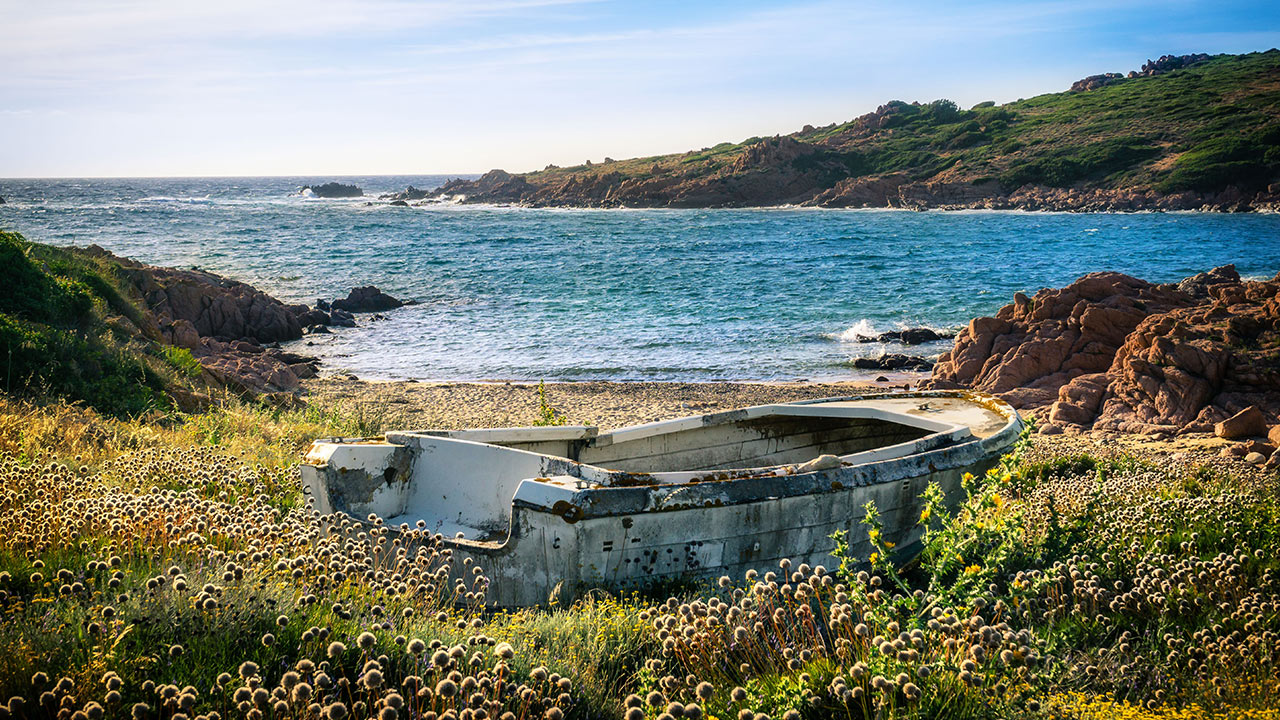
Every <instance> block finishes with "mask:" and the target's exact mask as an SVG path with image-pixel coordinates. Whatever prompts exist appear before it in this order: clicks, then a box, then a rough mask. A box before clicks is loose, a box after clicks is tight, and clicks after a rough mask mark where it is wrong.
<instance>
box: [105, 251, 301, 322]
mask: <svg viewBox="0 0 1280 720" xmlns="http://www.w3.org/2000/svg"><path fill="white" fill-rule="evenodd" d="M95 252H98V253H100V254H108V255H109V253H106V251H105V250H102V249H101V248H97V249H96V250H95ZM114 259H115V260H116V261H117V262H118V263H120V266H121V268H122V269H123V270H124V272H125V273H126V274H127V275H128V276H129V280H130V282H131V283H132V284H133V286H134V287H135V288H136V289H137V290H138V293H139V294H140V295H141V296H142V298H143V300H144V302H145V303H146V306H147V308H148V309H149V310H150V311H151V312H152V313H153V314H154V315H155V317H156V320H157V322H158V323H159V325H160V327H161V328H162V329H163V328H166V327H169V326H171V325H173V324H174V323H175V322H177V321H185V322H187V323H189V324H190V325H191V327H192V328H193V329H194V331H195V332H196V333H197V334H199V335H200V336H203V337H212V338H218V339H221V340H246V341H249V342H253V343H259V344H265V343H275V342H283V341H286V340H296V339H298V338H300V337H302V326H301V325H300V324H299V322H298V318H297V315H296V314H295V312H294V310H293V309H292V308H291V307H290V306H288V305H285V304H284V303H282V302H280V301H279V300H276V299H275V298H273V297H271V296H270V295H268V294H266V293H264V292H262V291H260V290H258V289H257V288H254V287H253V286H252V285H248V284H246V283H242V282H239V281H237V280H230V279H227V278H224V277H222V276H220V275H215V274H213V273H211V272H205V271H203V270H178V269H175V268H165V267H156V266H153V265H144V264H142V263H139V262H135V261H133V260H129V259H127V258H114Z"/></svg>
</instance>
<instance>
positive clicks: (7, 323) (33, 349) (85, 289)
mask: <svg viewBox="0 0 1280 720" xmlns="http://www.w3.org/2000/svg"><path fill="white" fill-rule="evenodd" d="M0 265H3V267H4V268H5V286H4V287H3V288H2V289H0V380H2V381H3V386H2V389H4V390H5V391H6V392H9V393H12V394H16V395H26V396H43V395H56V396H61V397H66V398H70V399H73V400H78V401H81V402H84V403H87V404H88V405H90V406H92V407H95V408H98V409H99V410H101V411H103V412H106V413H109V414H112V415H116V416H128V415H138V414H140V413H144V412H147V411H150V410H157V409H160V410H163V409H167V408H169V407H170V406H171V402H170V400H169V397H168V395H167V394H166V393H165V389H166V388H167V387H173V386H180V385H183V384H185V383H186V380H184V377H186V378H189V377H190V376H191V375H192V368H191V366H190V364H187V365H182V364H178V365H176V366H175V359H174V356H172V355H171V356H169V357H168V358H166V357H162V356H161V355H160V352H161V351H160V346H159V345H158V344H157V343H155V338H154V337H151V336H150V334H151V333H154V330H148V326H147V324H146V323H145V321H144V319H143V314H142V312H141V311H140V310H139V309H138V305H137V304H136V299H135V298H131V297H130V296H129V292H130V291H129V289H128V284H127V282H126V280H125V279H124V278H123V276H122V271H121V269H120V268H119V266H117V265H116V264H114V263H112V262H109V261H106V260H104V259H101V258H96V257H93V256H90V255H88V254H86V253H80V252H74V251H68V250H62V249H59V248H54V247H50V246H47V245H39V244H36V243H30V242H27V241H26V240H25V239H24V238H23V237H22V236H21V235H18V234H17V233H11V232H3V231H0ZM189 355H190V354H189V353H188V357H189ZM185 359H186V358H182V360H185ZM191 362H192V363H194V358H191ZM196 369H197V370H198V367H197V368H196Z"/></svg>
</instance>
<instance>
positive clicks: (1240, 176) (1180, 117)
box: [525, 50, 1280, 192]
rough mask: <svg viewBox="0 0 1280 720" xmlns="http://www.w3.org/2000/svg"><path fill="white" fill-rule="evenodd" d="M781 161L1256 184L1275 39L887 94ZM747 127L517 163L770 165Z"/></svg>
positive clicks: (1263, 158)
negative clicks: (889, 97) (1266, 44)
mask: <svg viewBox="0 0 1280 720" xmlns="http://www.w3.org/2000/svg"><path fill="white" fill-rule="evenodd" d="M790 137H791V138H793V139H795V140H797V141H799V142H801V143H802V144H803V147H804V148H805V152H804V153H803V154H802V155H801V156H800V157H797V158H795V159H794V160H793V161H792V164H793V168H794V169H796V170H800V171H802V172H805V173H808V174H809V175H810V181H811V183H812V186H813V187H815V188H825V187H830V186H831V185H833V184H834V183H835V182H837V181H839V180H841V179H844V178H850V177H852V178H856V177H867V176H877V175H885V174H888V173H895V172H905V173H907V174H908V175H909V176H910V177H912V178H913V179H917V180H925V179H937V180H947V181H963V182H974V183H980V182H991V181H998V182H1000V183H1001V184H1002V185H1003V186H1004V187H1005V189H1007V190H1012V189H1014V188H1017V187H1019V186H1022V185H1026V184H1041V185H1049V186H1054V187H1070V186H1075V185H1082V186H1088V187H1104V188H1114V187H1134V188H1145V189H1156V190H1159V191H1162V192H1175V191H1180V190H1194V191H1217V190H1222V189H1224V188H1225V187H1227V186H1229V185H1234V186H1236V187H1238V188H1240V189H1242V190H1258V189H1261V188H1264V187H1266V185H1267V184H1268V182H1274V181H1275V180H1276V179H1278V178H1280V51H1274V50H1272V51H1268V52H1264V53H1250V54H1246V55H1220V56H1216V57H1214V58H1212V59H1210V60H1207V61H1205V62H1202V63H1198V64H1194V65H1191V66H1189V67H1185V68H1183V69H1179V70H1174V71H1171V72H1167V73H1165V74H1161V75H1157V76H1153V77H1137V78H1131V79H1124V80H1121V81H1119V82H1116V83H1114V84H1111V85H1107V86H1104V87H1100V88H1097V89H1094V90H1090V91H1086V92H1061V93H1050V94H1046V95H1040V96H1037V97H1033V98H1029V99H1025V100H1018V101H1016V102H1011V103H1007V104H1004V105H999V106H997V105H994V104H993V103H980V104H979V105H977V106H975V107H973V108H972V109H969V110H963V109H960V108H958V107H956V105H955V103H953V102H951V101H948V100H935V101H933V102H930V103H924V104H919V103H907V102H901V101H893V102H889V103H886V104H885V105H884V106H882V107H881V108H880V109H879V110H877V112H875V113H872V114H870V115H866V116H863V117H859V118H856V119H854V120H852V121H850V122H847V123H843V124H838V125H829V126H826V127H821V128H806V129H805V130H804V131H801V132H798V133H794V134H792V135H791V136H790ZM759 142H760V138H748V139H747V140H744V141H742V142H740V143H721V144H719V145H716V146H714V147H710V148H704V149H702V150H700V151H691V152H688V153H683V154H677V155H663V156H656V157H644V158H636V159H632V160H623V161H615V162H609V163H605V164H601V165H590V166H587V165H578V166H574V167H566V168H549V169H547V170H544V171H541V172H535V173H530V174H528V175H526V176H525V177H526V179H527V180H529V181H530V182H531V183H534V184H535V185H544V184H548V185H550V184H559V183H562V182H564V181H565V180H567V179H569V178H571V177H578V178H581V179H590V176H600V175H605V174H610V175H616V176H617V177H619V178H622V179H626V178H649V177H677V178H682V179H689V178H698V177H713V176H730V175H750V174H752V173H770V172H775V171H776V170H777V169H778V168H776V167H749V166H748V167H745V168H744V167H739V166H735V163H736V162H738V161H739V160H741V159H742V158H743V157H744V155H745V154H746V153H747V152H748V150H749V148H751V147H752V146H753V145H755V144H757V143H759Z"/></svg>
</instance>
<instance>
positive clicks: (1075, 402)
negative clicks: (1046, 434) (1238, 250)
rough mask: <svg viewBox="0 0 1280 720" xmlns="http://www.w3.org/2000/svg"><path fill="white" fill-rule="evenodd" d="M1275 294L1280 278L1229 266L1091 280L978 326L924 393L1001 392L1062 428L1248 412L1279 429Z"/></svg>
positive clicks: (1131, 427) (1196, 425)
mask: <svg viewBox="0 0 1280 720" xmlns="http://www.w3.org/2000/svg"><path fill="white" fill-rule="evenodd" d="M1278 293H1280V275H1277V276H1276V278H1275V279H1273V280H1270V281H1266V282H1251V281H1241V279H1240V277H1239V275H1238V274H1236V272H1235V269H1234V268H1233V267H1231V266H1227V267H1223V268H1218V269H1215V270H1213V271H1211V272H1208V273H1202V274H1200V275H1197V276H1195V277H1192V278H1188V279H1186V280H1184V281H1182V282H1181V283H1178V284H1176V285H1175V284H1167V285H1154V284H1152V283H1148V282H1145V281H1142V280H1138V279H1135V278H1132V277H1129V276H1127V275H1121V274H1118V273H1094V274H1091V275H1086V276H1084V277H1082V278H1080V279H1079V280H1077V281H1076V282H1074V283H1072V284H1071V285H1068V286H1067V287H1065V288H1062V289H1059V290H1041V291H1040V292H1039V293H1037V294H1036V296H1035V297H1034V298H1027V297H1026V296H1023V295H1021V294H1017V295H1015V296H1014V302H1013V304H1011V305H1006V306H1005V307H1004V308H1001V310H1000V312H998V313H997V314H996V317H994V318H977V319H975V320H973V321H972V322H971V323H970V324H969V327H968V328H967V329H965V330H964V331H963V332H961V333H960V335H959V336H958V337H957V338H956V345H955V348H954V349H953V350H952V351H951V352H950V353H947V354H945V355H943V356H942V357H941V358H940V359H939V361H938V364H937V366H936V367H935V368H934V374H933V378H932V379H931V380H930V381H928V383H927V384H929V385H932V386H934V387H972V388H975V389H979V390H986V391H989V392H994V393H997V394H1000V395H1002V396H1003V397H1005V398H1006V399H1007V400H1009V401H1010V402H1012V403H1013V404H1015V405H1016V406H1018V407H1021V408H1026V409H1041V410H1047V411H1048V412H1047V414H1048V420H1049V422H1050V423H1051V424H1053V425H1055V426H1059V427H1074V428H1093V429H1098V430H1115V431H1124V432H1142V433H1151V432H1156V433H1176V432H1209V431H1212V430H1213V425H1214V423H1217V422H1220V421H1223V420H1226V419H1227V418H1228V417H1230V416H1232V415H1234V414H1236V413H1238V412H1239V411H1241V410H1243V409H1245V408H1247V407H1249V406H1250V405H1257V406H1258V407H1259V408H1260V410H1261V413H1262V414H1263V416H1264V418H1265V419H1266V421H1267V422H1268V423H1274V422H1275V420H1276V418H1277V417H1278V416H1280V298H1278V297H1277V295H1278ZM1259 434H1263V433H1259Z"/></svg>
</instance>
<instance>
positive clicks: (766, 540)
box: [303, 391, 1022, 607]
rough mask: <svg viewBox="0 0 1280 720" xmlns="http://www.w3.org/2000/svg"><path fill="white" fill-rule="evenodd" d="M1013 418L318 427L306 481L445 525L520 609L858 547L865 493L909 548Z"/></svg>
mask: <svg viewBox="0 0 1280 720" xmlns="http://www.w3.org/2000/svg"><path fill="white" fill-rule="evenodd" d="M1021 429H1022V422H1021V420H1020V419H1019V418H1018V416H1017V413H1016V412H1014V410H1013V409H1012V408H1010V407H1009V406H1008V405H1006V404H1004V403H1002V402H1000V401H999V400H997V399H995V398H992V397H989V396H984V395H979V394H975V393H959V392H947V391H934V392H926V393H897V394H889V395H867V396H856V397H847V398H830V399H825V400H818V401H803V402H798V403H785V404H780V405H766V406H758V407H754V408H744V409H740V410H733V411H728V412H723V413H714V414H711V415H703V416H693V417H688V418H680V419H677V420H670V421H664V422H660V423H651V424H647V425H640V426H636V427H631V428H623V429H620V430H615V431H612V432H608V433H600V432H598V431H597V430H596V429H595V428H589V427H570V428H564V427H561V428H505V429H489V430H472V431H422V432H402V433H390V434H388V436H387V438H386V440H385V441H384V442H373V443H371V442H367V441H364V442H354V441H321V442H317V443H315V444H314V445H313V447H312V449H311V451H310V452H309V453H308V455H307V463H306V464H305V465H304V466H303V481H304V485H305V488H306V491H307V492H308V493H310V495H311V496H312V501H313V503H314V507H315V509H316V510H318V511H319V512H321V513H324V514H328V513H333V512H341V513H346V514H348V515H350V516H352V517H355V518H357V519H359V520H362V521H367V520H368V517H369V516H370V515H376V516H377V517H379V518H382V519H383V521H384V522H385V525H386V526H387V527H389V528H391V529H392V531H393V532H394V531H395V529H396V528H398V527H401V526H402V524H403V526H404V527H406V528H408V527H413V526H419V527H421V526H425V527H426V529H428V530H431V531H433V532H439V533H441V534H443V535H444V536H445V538H446V540H445V544H446V546H447V547H449V548H450V549H451V550H452V552H453V556H454V559H455V562H454V563H453V567H454V572H455V574H456V575H457V577H463V572H464V571H466V570H468V568H466V567H465V563H464V559H465V558H471V559H472V560H473V561H474V563H475V564H476V565H478V566H480V567H482V568H483V569H484V571H485V574H486V575H487V576H488V577H489V579H490V580H491V585H490V587H489V589H488V592H487V595H486V600H487V602H488V603H489V604H490V605H492V606H500V607H512V606H526V605H538V604H543V603H546V602H547V601H548V598H549V596H551V595H552V593H558V599H559V600H560V601H561V602H564V601H567V600H569V599H572V598H573V597H576V596H578V595H580V594H581V593H583V592H585V591H586V590H588V589H591V588H593V587H606V588H615V589H619V588H631V587H639V586H643V585H647V584H651V583H655V582H664V581H674V580H688V579H697V578H703V577H714V576H718V575H722V574H729V575H740V574H741V573H743V572H745V571H746V570H748V569H751V568H758V569H763V568H768V567H770V566H772V565H773V564H775V563H776V561H777V560H779V559H781V558H784V557H785V558H791V559H793V560H795V561H797V562H808V563H810V564H828V565H830V564H831V563H832V558H831V557H830V553H831V550H832V549H833V547H834V543H833V541H832V540H831V537H830V536H831V535H832V533H834V532H836V531H837V530H844V531H846V532H848V534H849V537H850V539H851V541H853V542H852V545H853V547H852V552H853V553H854V555H855V556H860V557H865V556H867V554H868V553H869V552H870V551H871V550H870V547H869V546H867V544H866V541H865V533H861V532H858V526H859V523H860V521H861V519H862V516H863V510H862V508H863V506H864V505H865V504H866V503H867V502H868V501H874V502H875V504H876V507H877V508H878V509H879V511H880V513H881V518H882V520H883V522H884V535H885V538H886V539H887V540H889V541H890V542H894V543H895V544H896V545H897V546H898V547H899V548H900V549H903V550H905V551H906V552H910V549H911V548H912V547H913V546H915V545H916V544H917V543H918V540H919V529H918V528H917V527H916V521H917V519H918V518H919V515H920V510H921V509H922V504H921V500H920V495H921V493H923V492H924V489H925V488H926V487H927V486H928V485H929V484H930V483H934V482H936V483H938V485H939V486H940V487H941V488H942V489H943V491H944V494H945V495H946V497H947V499H948V502H949V503H950V504H952V505H954V504H955V503H956V502H957V501H958V500H959V498H960V497H961V496H962V494H963V490H962V488H961V486H960V478H961V476H963V475H964V474H965V473H974V474H980V473H982V472H985V471H986V470H987V468H989V467H991V466H993V465H994V464H995V463H996V462H998V460H999V457H1000V456H1001V455H1002V454H1004V453H1005V452H1006V451H1008V450H1009V449H1010V448H1011V447H1012V445H1013V443H1014V442H1015V441H1016V440H1017V437H1018V434H1019V433H1020V432H1021ZM833 455H834V456H836V457H838V461H837V460H836V457H831V456H833ZM819 456H821V459H822V462H817V463H811V464H809V465H804V463H806V462H810V461H812V460H814V458H819ZM570 458H573V459H570ZM813 468H821V469H813Z"/></svg>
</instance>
